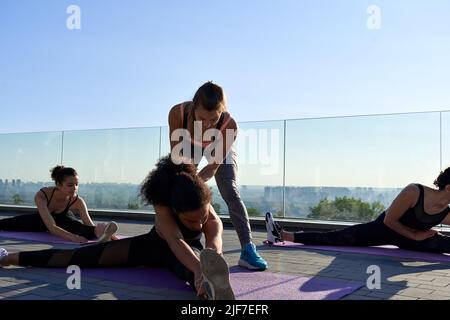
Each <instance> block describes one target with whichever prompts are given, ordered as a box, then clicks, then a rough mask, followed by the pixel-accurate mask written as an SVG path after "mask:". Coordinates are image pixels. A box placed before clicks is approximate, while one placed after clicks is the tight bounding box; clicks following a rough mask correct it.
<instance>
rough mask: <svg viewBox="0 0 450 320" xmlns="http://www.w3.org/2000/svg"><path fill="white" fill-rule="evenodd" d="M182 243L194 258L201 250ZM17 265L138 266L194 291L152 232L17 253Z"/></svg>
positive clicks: (188, 274) (191, 276) (193, 242)
mask: <svg viewBox="0 0 450 320" xmlns="http://www.w3.org/2000/svg"><path fill="white" fill-rule="evenodd" d="M186 242H187V243H188V245H189V246H190V247H191V248H192V250H194V252H195V253H196V254H199V253H200V251H201V250H202V249H203V246H202V244H201V242H200V240H190V241H186ZM19 265H20V266H32V267H44V268H53V267H67V266H69V265H77V266H78V267H80V268H83V267H85V268H97V267H138V266H147V267H153V268H167V269H169V270H171V271H172V272H174V273H175V274H176V275H177V276H178V277H179V278H180V279H182V280H184V281H187V282H189V284H190V285H191V287H192V288H194V289H195V285H194V274H193V273H192V272H191V271H189V270H188V269H187V268H186V267H185V266H184V265H183V264H182V263H181V262H180V261H179V260H178V259H177V258H176V257H175V255H174V254H173V253H172V250H171V249H170V247H169V245H168V244H167V242H166V241H165V240H163V239H162V238H161V237H160V236H159V235H158V234H157V232H156V229H155V228H152V230H151V231H150V232H149V233H146V234H143V235H140V236H136V237H132V238H126V239H121V240H114V241H109V242H103V243H98V244H93V245H88V246H84V247H81V248H76V249H64V250H58V249H49V250H40V251H25V252H20V253H19Z"/></svg>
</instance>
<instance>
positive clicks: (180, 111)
mask: <svg viewBox="0 0 450 320" xmlns="http://www.w3.org/2000/svg"><path fill="white" fill-rule="evenodd" d="M190 105H191V101H185V102H181V103H178V104H176V105H174V106H173V107H172V108H171V109H170V111H169V122H170V121H176V122H177V123H181V122H182V120H183V117H184V112H185V110H187V108H189V107H190Z"/></svg>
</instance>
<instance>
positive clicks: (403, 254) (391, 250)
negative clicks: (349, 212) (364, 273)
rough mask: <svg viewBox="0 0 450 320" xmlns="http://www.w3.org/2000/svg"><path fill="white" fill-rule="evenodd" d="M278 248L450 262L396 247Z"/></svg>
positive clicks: (449, 257) (440, 256) (288, 244)
mask: <svg viewBox="0 0 450 320" xmlns="http://www.w3.org/2000/svg"><path fill="white" fill-rule="evenodd" d="M274 246H276V247H290V248H298V249H314V250H327V251H337V252H348V253H363V254H372V255H379V256H390V257H398V258H407V259H411V260H421V261H422V260H424V261H439V262H450V255H448V254H438V253H428V252H420V251H410V250H404V249H399V248H398V247H396V246H390V245H387V246H377V247H343V246H311V245H304V244H301V243H293V242H289V241H285V242H284V244H283V243H276V244H274Z"/></svg>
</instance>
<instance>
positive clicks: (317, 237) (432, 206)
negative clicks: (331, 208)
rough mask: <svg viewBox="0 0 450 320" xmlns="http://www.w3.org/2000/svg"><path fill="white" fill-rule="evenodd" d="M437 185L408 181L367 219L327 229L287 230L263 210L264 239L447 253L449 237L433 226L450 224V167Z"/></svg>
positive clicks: (438, 178) (449, 243)
mask: <svg viewBox="0 0 450 320" xmlns="http://www.w3.org/2000/svg"><path fill="white" fill-rule="evenodd" d="M434 184H435V185H436V187H437V188H438V189H437V190H436V189H432V188H429V187H426V186H423V185H420V184H409V185H408V186H406V187H405V188H404V189H403V190H402V191H401V192H400V194H399V195H398V196H397V197H396V198H395V199H394V201H393V202H392V204H391V206H390V207H389V208H388V209H387V210H386V211H384V212H382V213H381V214H380V216H379V217H378V218H377V219H376V220H374V221H372V222H368V223H362V224H357V225H354V226H351V227H348V228H345V229H343V230H339V231H330V232H302V231H300V232H287V231H284V230H283V229H282V228H281V227H280V226H279V225H278V223H276V222H275V221H274V220H273V216H272V214H271V213H270V212H268V213H266V228H267V241H268V242H269V243H274V242H279V241H283V240H286V241H291V242H297V243H303V244H311V245H328V246H330V245H331V246H333V245H334V246H378V245H386V244H390V245H396V246H398V247H399V248H403V249H408V250H415V251H424V252H434V253H450V237H448V236H445V235H443V234H440V233H438V232H437V231H436V230H434V229H433V227H435V226H437V225H439V224H446V225H450V215H449V212H450V208H449V204H450V168H447V169H446V170H445V171H443V172H441V173H440V175H439V176H438V177H437V178H436V180H435V181H434Z"/></svg>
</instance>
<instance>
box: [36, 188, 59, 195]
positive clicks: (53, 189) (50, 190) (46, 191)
mask: <svg viewBox="0 0 450 320" xmlns="http://www.w3.org/2000/svg"><path fill="white" fill-rule="evenodd" d="M55 189H56V188H55V187H42V188H40V189H39V191H38V192H37V193H41V192H44V193H45V194H46V195H47V194H49V193H52V192H54V191H55Z"/></svg>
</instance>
